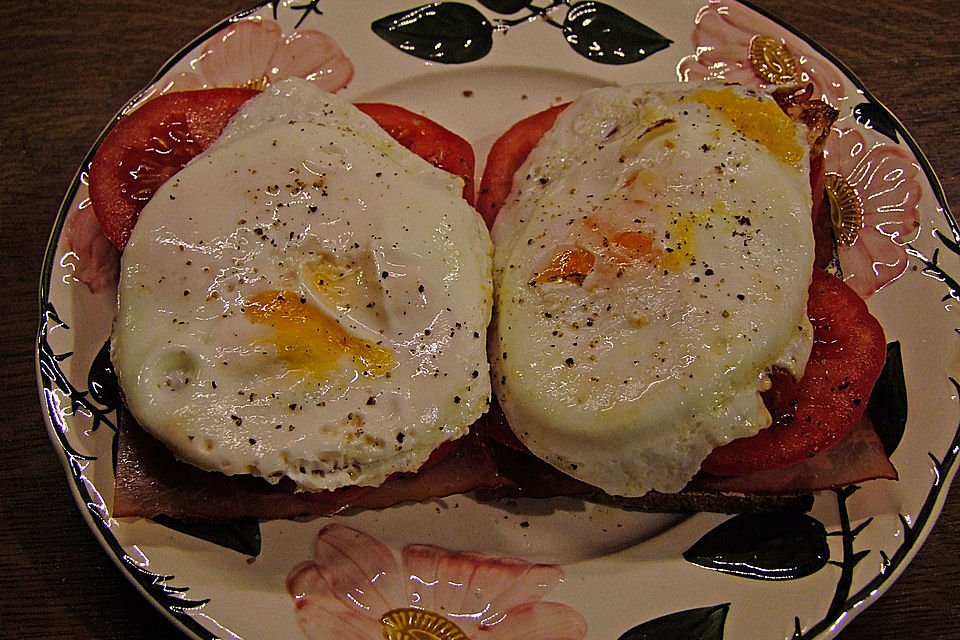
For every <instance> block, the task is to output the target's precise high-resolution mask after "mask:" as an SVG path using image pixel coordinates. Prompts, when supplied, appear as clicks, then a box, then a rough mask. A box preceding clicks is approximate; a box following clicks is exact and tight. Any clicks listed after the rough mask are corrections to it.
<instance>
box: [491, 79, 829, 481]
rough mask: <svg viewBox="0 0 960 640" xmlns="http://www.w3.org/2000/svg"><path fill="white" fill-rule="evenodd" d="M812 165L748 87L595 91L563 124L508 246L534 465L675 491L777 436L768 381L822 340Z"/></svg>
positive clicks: (519, 430)
mask: <svg viewBox="0 0 960 640" xmlns="http://www.w3.org/2000/svg"><path fill="white" fill-rule="evenodd" d="M758 114H759V116H758ZM777 114H779V116H778V115H777ZM758 118H759V120H758ZM764 118H769V122H764V121H763V119H764ZM807 154H808V151H807V147H806V143H805V132H804V130H803V127H802V126H800V125H796V124H794V123H792V122H791V121H789V119H787V118H786V116H783V114H781V113H779V110H778V109H777V108H776V105H775V103H773V101H772V100H771V99H770V98H769V97H768V96H765V95H761V94H757V93H753V92H750V91H747V90H744V89H741V88H722V87H710V86H706V87H704V86H698V85H693V86H681V87H677V86H672V87H667V86H661V87H640V86H634V87H617V88H604V89H597V90H593V91H589V92H587V93H586V94H584V96H583V97H581V98H579V99H578V100H576V101H575V102H574V103H573V104H572V105H570V106H569V107H568V108H567V109H566V110H565V111H564V112H563V113H562V114H561V115H560V116H559V118H558V119H557V121H556V123H555V125H554V127H553V128H552V129H551V130H550V131H549V132H548V133H547V134H546V135H545V136H544V137H543V139H542V140H541V141H540V143H539V144H538V146H537V147H536V148H535V149H534V150H533V151H532V152H531V153H530V155H529V157H528V158H527V161H526V162H525V164H524V165H523V166H522V167H521V168H520V169H519V170H518V172H517V173H516V175H515V177H514V186H513V191H512V192H511V195H510V197H509V198H508V201H507V203H506V204H505V206H504V208H503V209H502V210H501V211H500V213H499V215H498V217H497V219H496V222H495V225H494V227H493V230H492V236H493V240H494V246H495V257H494V284H495V303H494V306H495V312H494V316H495V317H494V321H493V324H492V326H491V340H490V343H489V357H490V362H491V367H492V376H493V380H494V389H495V392H496V394H497V397H498V399H499V401H500V404H501V406H502V407H503V410H504V412H505V414H506V417H507V419H508V421H509V423H510V425H511V427H512V428H513V430H514V431H515V432H516V434H517V435H518V437H519V438H520V439H521V440H522V441H523V442H524V444H525V445H526V446H527V447H529V448H530V450H531V451H532V452H533V453H534V454H536V455H537V456H539V457H540V458H542V459H544V460H546V461H547V462H550V463H551V464H553V465H554V466H556V467H557V468H559V469H560V470H562V471H564V472H566V473H568V474H570V475H572V476H574V477H576V478H579V479H581V480H584V481H586V482H588V483H590V484H593V485H596V486H598V487H600V488H602V489H604V490H605V491H607V492H608V493H611V494H616V495H623V496H638V495H642V494H644V493H646V492H648V491H650V490H658V491H664V492H673V491H678V490H680V489H681V488H683V486H684V485H685V484H686V483H687V482H688V481H689V479H690V478H691V477H692V476H693V475H694V474H695V473H696V471H697V470H698V469H699V467H700V464H701V462H702V461H703V459H704V458H705V457H706V455H707V454H708V453H709V452H710V451H711V450H712V449H714V448H715V447H717V446H718V445H722V444H724V443H726V442H729V441H731V440H733V439H736V438H739V437H743V436H749V435H752V434H754V433H756V432H757V431H759V430H760V429H762V428H764V427H766V426H768V425H769V424H770V416H769V414H768V412H767V411H766V409H765V408H764V406H763V403H762V400H761V397H760V392H761V391H763V390H765V389H766V388H767V387H768V385H769V381H768V379H767V378H766V376H765V375H764V373H765V372H767V371H769V370H770V369H771V368H773V367H782V368H785V369H787V370H788V371H790V372H792V373H793V374H794V375H797V374H799V373H800V372H802V370H803V367H804V366H805V363H806V359H807V357H808V356H809V351H810V347H811V344H812V328H811V325H810V323H809V321H808V319H807V317H806V300H807V287H808V285H809V282H810V277H811V271H812V265H813V235H812V229H811V222H810V208H811V197H810V187H809V170H808V163H809V159H808V155H807Z"/></svg>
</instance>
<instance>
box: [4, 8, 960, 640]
mask: <svg viewBox="0 0 960 640" xmlns="http://www.w3.org/2000/svg"><path fill="white" fill-rule="evenodd" d="M249 1H250V0H210V1H207V2H204V3H194V2H189V1H185V0H180V1H179V2H177V3H173V2H170V3H161V2H155V1H151V2H147V1H145V0H136V1H134V0H128V1H126V2H122V3H120V2H107V1H105V0H99V1H97V2H64V1H62V0H45V1H43V2H41V1H39V0H27V1H19V2H4V3H2V8H0V22H2V24H3V25H5V26H4V27H3V34H2V36H0V39H2V47H0V49H2V50H0V95H2V96H3V98H2V100H0V104H2V115H0V119H2V128H0V134H2V135H0V163H2V170H0V176H2V177H0V225H2V233H0V246H2V251H3V253H2V266H0V268H2V273H3V277H2V279H0V282H2V287H3V289H4V290H5V291H6V292H7V293H6V295H5V299H6V303H5V304H4V305H3V306H4V310H3V312H2V313H0V325H2V329H3V334H2V339H0V358H2V362H3V366H2V369H0V380H2V391H0V393H2V397H3V405H2V406H4V407H5V409H4V411H3V417H2V420H3V431H2V434H3V436H2V438H3V440H2V442H3V444H2V445H0V513H2V515H0V637H3V638H81V637H82V638H90V639H93V638H97V639H99V638H168V637H174V638H175V637H178V632H177V630H176V629H175V628H174V627H173V626H172V625H171V624H169V623H168V622H167V621H166V620H165V618H164V617H163V616H161V615H160V614H159V613H157V612H156V611H155V610H154V609H153V607H152V606H151V605H150V604H149V603H147V602H146V601H145V600H144V599H143V598H141V597H140V595H139V594H138V592H136V591H135V590H134V588H133V587H132V586H131V585H130V584H129V583H128V582H127V580H126V579H125V578H124V576H123V575H122V574H121V573H120V572H119V571H118V570H117V569H116V568H115V566H114V565H113V563H112V562H111V560H110V559H109V558H108V557H107V555H106V554H105V553H104V552H103V551H102V550H101V549H100V547H99V545H98V544H97V542H96V541H95V539H94V537H93V536H92V535H91V534H90V532H89V530H88V529H87V527H86V525H85V524H84V522H83V520H82V519H81V516H80V512H79V510H78V509H77V508H76V506H75V505H74V502H73V500H72V498H71V497H70V493H69V490H68V488H67V483H66V480H65V476H64V473H63V471H62V469H61V467H60V463H59V461H58V459H57V456H56V454H55V453H54V450H53V448H52V447H51V445H50V442H49V441H48V439H47V434H46V430H45V429H44V426H43V419H42V417H41V415H40V409H39V403H38V399H37V398H38V397H37V382H36V376H35V372H34V359H33V344H34V334H35V332H36V329H37V326H36V324H37V318H38V303H37V285H38V281H39V277H40V264H41V257H42V255H43V249H44V246H45V244H46V242H47V236H48V233H49V230H50V228H51V225H52V222H53V219H54V216H55V215H56V212H57V209H58V207H59V204H60V200H61V198H62V197H63V194H64V192H65V191H66V189H67V186H68V185H69V182H70V180H71V178H72V176H73V173H74V171H75V169H76V167H77V166H78V164H79V163H80V161H81V159H82V158H83V156H84V155H85V154H86V152H87V150H88V148H89V146H90V144H91V143H92V142H93V140H94V139H95V138H96V137H97V134H98V133H99V132H100V130H101V128H102V127H103V125H104V124H105V123H106V122H108V121H109V120H110V118H111V117H112V116H113V114H114V112H115V111H116V110H117V109H118V108H119V107H120V106H121V105H122V104H123V103H124V102H125V101H126V100H127V99H128V98H129V97H130V96H131V95H133V94H134V93H135V92H136V91H137V90H138V89H139V88H140V87H141V86H143V85H144V84H145V83H146V82H147V80H149V79H150V77H152V75H153V73H154V71H155V70H156V69H157V68H158V67H159V66H160V65H161V64H162V63H163V62H164V61H165V60H166V59H167V58H168V57H169V56H170V55H172V54H173V53H174V52H175V51H176V50H177V49H179V47H180V46H182V45H183V44H184V43H186V42H188V41H190V40H191V39H192V38H194V37H195V36H196V35H197V34H198V33H199V32H200V31H202V30H203V29H204V28H206V27H207V26H208V25H211V24H213V23H215V22H216V21H218V20H219V19H221V18H223V17H225V16H227V15H229V14H231V13H234V12H236V11H238V10H241V9H245V8H247V6H248V5H249ZM370 1H372V0H370ZM650 1H653V0H650ZM663 1H666V0H663ZM174 4H176V5H178V6H177V7H176V8H170V5H174ZM756 4H758V5H759V6H761V7H763V8H764V9H767V10H768V11H770V12H772V13H773V14H775V15H777V16H779V17H781V18H783V19H784V20H786V21H787V22H789V23H790V24H792V25H794V26H796V27H797V28H799V29H800V30H801V31H802V32H804V33H806V34H807V35H808V36H810V37H812V38H813V39H815V40H816V41H818V42H819V43H820V44H821V45H823V46H824V47H826V48H827V49H828V50H829V51H831V52H832V53H833V54H835V55H836V56H837V57H839V58H840V59H841V60H843V61H844V62H845V63H846V64H847V66H849V67H850V69H852V70H853V72H854V73H856V74H857V75H858V76H859V77H860V78H861V79H862V80H863V81H864V83H865V84H866V86H867V87H869V88H870V89H871V90H872V91H873V93H874V94H875V95H876V96H877V97H878V98H879V99H880V100H881V101H882V102H884V103H885V104H886V105H887V106H888V107H889V108H890V109H891V110H892V111H893V112H894V113H896V114H897V115H898V116H899V117H900V119H901V120H902V121H903V122H904V124H905V125H906V127H907V129H909V130H910V131H911V132H912V133H913V134H914V136H915V137H916V138H917V140H918V141H919V144H920V146H921V148H922V149H923V150H924V151H925V152H926V154H927V156H928V157H929V159H930V162H931V163H932V165H933V167H934V168H935V169H936V171H937V172H938V174H939V176H940V179H941V180H942V181H943V186H944V189H945V191H946V194H947V199H948V200H949V201H950V202H952V203H953V205H954V206H955V207H957V206H960V204H958V203H960V153H958V151H957V148H958V141H960V106H958V102H960V101H958V98H960V92H958V89H957V87H958V86H960V38H958V36H957V34H958V33H960V11H958V10H957V9H958V7H957V6H956V4H954V3H950V6H949V7H948V3H944V2H938V1H937V0H913V1H911V2H901V1H894V0H882V1H879V0H878V1H869V0H862V1H859V2H848V1H845V0H841V1H837V0H833V1H831V0H807V1H806V2H795V1H792V0H756ZM907 637H916V638H930V639H933V638H938V639H940V638H949V639H960V491H957V490H954V491H953V493H952V495H951V496H950V497H949V498H948V500H947V504H946V507H945V508H944V511H943V514H942V515H941V517H940V520H939V522H938V523H937V525H936V527H935V528H934V530H933V532H932V534H931V535H930V538H929V539H928V540H927V543H926V545H925V546H924V547H923V548H922V549H921V550H920V552H919V554H918V555H917V557H916V559H915V560H914V561H913V563H912V564H911V565H910V566H909V567H908V568H907V570H906V572H905V573H904V575H903V576H902V577H901V578H900V579H899V580H898V581H897V582H896V583H895V584H894V585H893V586H892V587H891V588H890V590H889V591H888V592H887V593H886V594H885V595H884V596H883V597H882V598H880V600H879V601H878V602H877V603H876V604H874V605H872V606H871V607H870V608H869V609H868V610H866V611H865V612H864V613H862V614H861V615H860V616H858V617H857V618H856V619H855V620H854V621H853V622H852V623H851V624H850V625H849V626H848V627H847V628H846V630H844V631H843V632H842V633H841V634H840V638H842V639H843V640H860V639H864V640H865V639H870V640H895V639H896V640H900V639H902V638H907ZM746 640H749V639H746Z"/></svg>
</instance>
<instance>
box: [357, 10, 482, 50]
mask: <svg viewBox="0 0 960 640" xmlns="http://www.w3.org/2000/svg"><path fill="white" fill-rule="evenodd" d="M370 28H371V29H373V32H374V33H376V34H377V35H378V36H380V37H381V38H383V39H384V40H386V41H387V42H389V43H390V44H391V45H393V46H394V47H396V48H397V49H399V50H400V51H403V52H404V53H408V54H410V55H412V56H416V57H418V58H422V59H424V60H431V61H433V62H442V63H444V64H460V63H464V62H473V61H474V60H479V59H480V58H482V57H483V56H485V55H487V53H489V52H490V48H491V47H493V26H492V25H491V24H490V23H489V22H488V21H487V19H486V18H485V17H483V14H482V13H480V12H479V11H478V10H476V9H475V8H473V7H471V6H469V5H466V4H462V3H460V2H436V3H433V4H425V5H421V6H419V7H416V8H414V9H410V10H409V11H401V12H399V13H394V14H391V15H389V16H386V17H385V18H380V19H379V20H377V21H375V22H374V23H373V24H371V25H370Z"/></svg>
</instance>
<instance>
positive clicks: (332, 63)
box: [161, 19, 353, 93]
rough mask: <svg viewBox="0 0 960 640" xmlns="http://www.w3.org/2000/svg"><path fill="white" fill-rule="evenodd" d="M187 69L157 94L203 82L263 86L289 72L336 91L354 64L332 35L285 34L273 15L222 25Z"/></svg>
mask: <svg viewBox="0 0 960 640" xmlns="http://www.w3.org/2000/svg"><path fill="white" fill-rule="evenodd" d="M190 68H191V69H192V71H186V72H183V73H180V74H179V75H176V76H174V77H173V78H172V79H170V80H169V81H168V82H167V83H166V84H165V85H164V86H163V89H162V91H161V93H167V92H168V91H184V90H189V89H204V88H208V87H241V86H242V87H252V88H255V89H262V88H263V87H264V86H266V85H267V84H269V83H270V82H273V81H274V80H277V79H283V78H291V77H298V78H306V79H307V80H310V81H312V82H315V83H316V84H317V85H318V86H319V87H320V88H321V89H324V90H326V91H330V92H335V91H339V90H340V89H343V88H344V87H346V86H347V84H349V83H350V80H351V79H352V78H353V63H351V62H350V59H349V58H347V56H346V54H344V52H343V50H342V49H341V48H340V46H339V45H338V44H337V43H336V42H335V41H334V40H333V38H331V37H330V36H328V35H327V34H325V33H323V32H321V31H316V30H311V29H305V30H302V31H295V32H294V33H293V34H290V35H284V34H283V31H282V30H281V28H280V25H279V24H277V23H276V22H275V21H273V20H255V19H245V20H239V21H237V22H234V23H233V24H231V25H229V26H227V27H226V28H224V29H223V30H222V31H220V32H219V33H217V34H216V35H214V36H213V37H212V38H210V40H208V41H207V45H206V47H205V48H204V51H203V53H201V54H200V56H199V57H197V58H195V59H193V60H191V61H190Z"/></svg>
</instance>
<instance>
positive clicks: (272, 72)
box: [267, 29, 353, 93]
mask: <svg viewBox="0 0 960 640" xmlns="http://www.w3.org/2000/svg"><path fill="white" fill-rule="evenodd" d="M267 77H268V78H269V79H270V80H273V79H275V78H280V79H283V78H290V77H299V78H306V79H307V80H311V81H313V82H315V83H316V84H317V85H318V86H319V87H320V88H321V89H323V90H325V91H329V92H331V93H333V92H336V91H339V90H340V89H343V88H344V87H346V86H347V84H349V83H350V80H351V79H353V63H351V62H350V59H349V58H347V56H346V54H345V53H344V52H343V50H342V49H341V48H340V46H339V45H338V44H337V43H336V42H335V41H334V40H333V38H331V37H330V36H328V35H327V34H325V33H323V32H321V31H316V30H312V29H310V30H305V31H298V32H296V33H294V34H293V35H291V36H287V37H286V38H285V39H284V40H283V42H282V43H281V45H280V46H279V47H278V48H277V50H276V52H275V53H274V54H273V57H272V58H271V59H270V62H269V64H268V68H267Z"/></svg>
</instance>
